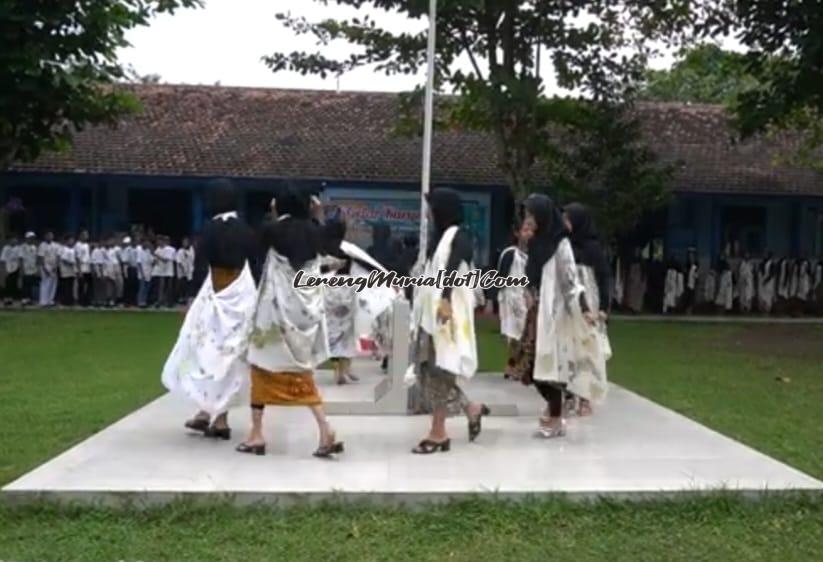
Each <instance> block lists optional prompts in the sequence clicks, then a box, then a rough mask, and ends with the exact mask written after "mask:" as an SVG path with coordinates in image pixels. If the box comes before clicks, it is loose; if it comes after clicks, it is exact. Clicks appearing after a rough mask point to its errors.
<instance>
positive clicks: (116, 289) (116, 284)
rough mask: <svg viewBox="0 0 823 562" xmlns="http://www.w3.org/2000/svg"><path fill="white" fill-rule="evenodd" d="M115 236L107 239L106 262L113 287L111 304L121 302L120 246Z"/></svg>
mask: <svg viewBox="0 0 823 562" xmlns="http://www.w3.org/2000/svg"><path fill="white" fill-rule="evenodd" d="M115 240H116V239H115V238H110V239H109V244H108V249H107V250H106V258H107V263H108V278H109V279H110V280H111V284H112V287H113V289H112V290H113V295H112V300H113V301H114V302H112V303H111V304H112V305H115V304H120V303H122V302H123V264H122V263H121V262H120V246H119V245H118V244H117V242H116V241H115Z"/></svg>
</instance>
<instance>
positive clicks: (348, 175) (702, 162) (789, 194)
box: [0, 85, 823, 265]
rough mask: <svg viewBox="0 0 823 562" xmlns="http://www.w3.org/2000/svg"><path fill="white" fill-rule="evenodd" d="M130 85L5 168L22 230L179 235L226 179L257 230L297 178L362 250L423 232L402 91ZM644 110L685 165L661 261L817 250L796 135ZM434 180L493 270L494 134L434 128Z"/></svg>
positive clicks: (499, 220)
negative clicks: (104, 113) (382, 238)
mask: <svg viewBox="0 0 823 562" xmlns="http://www.w3.org/2000/svg"><path fill="white" fill-rule="evenodd" d="M130 88H133V90H134V92H135V93H136V94H137V96H138V97H139V98H140V100H141V102H142V105H143V109H142V111H141V112H140V113H139V114H137V115H134V116H131V117H129V118H126V119H124V120H123V121H122V122H121V123H120V125H119V126H118V127H116V128H108V127H93V128H89V129H86V130H84V131H82V132H80V133H78V134H77V135H76V138H75V143H74V146H73V147H72V148H71V149H70V150H68V151H67V152H63V153H49V154H44V155H43V156H41V157H40V158H39V159H37V160H36V161H35V162H32V163H26V164H23V163H19V164H15V165H14V166H12V168H11V169H10V170H8V171H6V172H4V173H0V205H3V204H7V203H8V202H10V201H13V202H14V207H17V211H16V212H14V213H12V214H11V216H10V219H9V225H10V227H11V229H12V230H14V231H17V232H22V231H23V230H35V231H38V232H41V231H42V230H44V229H47V228H50V229H53V230H55V231H56V232H58V233H59V232H63V231H67V232H75V231H77V230H78V229H80V228H88V229H90V230H91V231H92V234H93V235H100V234H103V233H107V232H117V231H126V230H128V228H129V227H130V225H134V224H142V225H144V226H145V227H151V228H152V229H153V230H154V231H155V232H157V233H163V234H168V235H171V236H172V237H174V238H179V237H182V236H184V235H187V234H189V233H193V232H197V231H198V230H199V228H200V226H201V225H202V224H203V221H204V220H206V219H207V217H206V215H205V210H204V196H203V186H204V184H205V182H206V181H207V180H208V179H211V178H214V177H230V178H233V179H234V180H236V182H237V183H238V185H239V186H240V187H241V188H242V189H243V192H244V202H243V209H242V211H243V212H244V213H245V215H246V216H247V218H248V219H249V220H250V221H251V222H252V223H254V222H256V221H259V220H260V219H261V217H262V216H263V215H264V213H265V212H267V210H268V205H269V201H270V199H271V194H272V190H273V187H274V186H275V185H277V184H278V183H279V182H283V181H293V182H295V183H298V184H305V185H312V186H316V187H318V188H322V189H323V198H324V199H325V200H326V201H327V202H328V203H330V204H333V205H338V206H340V207H341V208H342V209H343V210H344V212H345V213H346V215H347V217H348V220H349V230H350V238H351V239H352V240H354V241H355V242H358V243H360V244H363V245H364V246H368V245H369V244H370V243H371V226H372V225H373V224H374V223H376V222H387V223H389V225H390V226H391V227H392V230H393V232H394V233H395V234H396V235H398V236H400V235H402V233H404V232H407V231H416V228H417V224H418V220H419V213H420V195H419V193H420V165H421V164H420V163H421V152H422V146H421V145H422V142H421V139H420V137H419V136H408V135H403V134H400V133H399V132H398V130H397V129H398V118H399V116H400V100H399V97H398V96H397V95H396V94H388V93H362V92H330V91H301V90H277V89H259V88H228V87H219V86H171V85H141V86H137V85H135V86H130ZM637 111H639V112H640V117H641V119H642V122H643V124H644V129H645V131H646V134H647V136H648V139H649V142H650V145H651V146H652V147H653V148H654V149H655V150H656V151H657V153H658V155H659V156H660V158H661V160H662V161H663V162H666V163H669V164H671V165H673V166H674V167H675V173H674V176H673V178H672V181H671V189H672V191H673V193H674V196H673V198H672V200H671V203H670V205H669V207H668V209H666V211H665V212H664V213H661V214H659V216H658V217H657V218H656V220H655V221H652V223H653V225H652V228H651V230H650V231H649V237H650V238H653V239H655V240H656V241H658V242H659V244H660V245H661V246H662V247H664V248H665V251H666V253H668V254H672V255H676V256H684V255H685V251H686V248H688V247H690V246H694V247H696V248H697V249H698V252H699V254H700V255H701V256H702V257H703V258H704V259H711V258H714V257H716V256H718V255H719V254H720V253H721V252H723V251H724V249H725V248H726V247H727V246H728V247H729V248H734V249H735V250H736V251H738V252H740V253H743V252H748V253H750V254H752V255H754V256H756V255H760V254H762V253H764V252H765V251H767V250H770V251H772V252H774V253H775V254H777V255H796V256H807V255H808V256H817V255H820V254H822V253H823V181H821V177H820V176H819V175H818V174H817V173H816V172H814V171H812V170H810V169H806V168H803V167H800V166H794V165H790V164H787V163H785V162H784V161H781V160H780V157H781V155H783V154H786V151H787V150H788V149H791V148H792V143H791V139H789V138H785V137H771V138H760V139H755V140H752V141H747V142H746V143H742V144H735V143H734V142H732V140H731V130H730V129H729V128H728V126H727V122H726V117H725V115H724V113H723V111H722V110H721V109H720V108H718V107H715V106H707V105H683V104H662V103H655V104H642V105H640V106H639V107H638V109H637ZM432 183H433V185H434V186H448V187H453V188H456V189H458V190H459V191H460V192H461V193H462V196H463V199H464V205H465V209H466V214H467V222H468V226H469V227H470V229H471V230H472V233H473V236H474V238H475V244H476V250H477V256H478V258H477V262H478V264H481V265H484V264H487V263H488V262H489V261H490V260H491V259H493V258H494V256H495V255H496V253H497V252H498V251H499V250H500V249H501V248H503V247H504V246H505V245H506V244H507V243H508V236H509V235H508V231H509V221H510V217H511V216H512V213H513V210H514V201H513V199H512V197H511V196H510V194H509V191H508V188H507V187H506V186H505V178H504V176H503V174H502V173H501V172H500V170H499V168H498V166H497V163H496V158H495V146H494V141H493V139H492V138H490V137H489V136H488V135H486V134H484V133H480V132H472V131H456V130H444V131H440V130H438V131H436V133H435V136H434V143H433V150H432ZM549 191H550V189H549Z"/></svg>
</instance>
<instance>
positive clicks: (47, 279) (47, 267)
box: [37, 231, 60, 307]
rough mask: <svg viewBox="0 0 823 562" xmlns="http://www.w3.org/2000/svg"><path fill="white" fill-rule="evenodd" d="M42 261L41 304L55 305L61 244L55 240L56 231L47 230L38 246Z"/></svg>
mask: <svg viewBox="0 0 823 562" xmlns="http://www.w3.org/2000/svg"><path fill="white" fill-rule="evenodd" d="M37 257H38V259H39V261H40V306H43V307H48V306H54V298H55V296H56V295H57V275H58V271H57V269H58V265H59V263H60V246H59V245H58V244H57V243H56V242H55V241H54V233H53V232H51V231H46V233H45V235H44V236H43V241H42V242H41V243H40V246H38V248H37Z"/></svg>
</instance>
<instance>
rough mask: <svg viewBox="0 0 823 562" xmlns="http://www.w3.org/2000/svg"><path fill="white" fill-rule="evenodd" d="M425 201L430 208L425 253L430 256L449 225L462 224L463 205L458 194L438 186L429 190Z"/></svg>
mask: <svg viewBox="0 0 823 562" xmlns="http://www.w3.org/2000/svg"><path fill="white" fill-rule="evenodd" d="M426 201H427V202H428V204H429V209H431V216H432V222H433V223H434V224H433V225H432V236H431V237H430V240H429V244H428V247H427V248H426V255H427V256H428V257H432V256H433V255H434V252H435V250H437V245H438V244H439V243H440V239H441V238H442V237H443V233H444V232H446V230H448V229H449V228H450V227H452V226H455V225H458V226H459V225H461V224H463V205H462V204H461V203H460V195H459V194H458V193H457V192H456V191H455V190H453V189H449V188H447V187H438V188H435V189H433V190H431V192H429V194H428V196H427V198H426Z"/></svg>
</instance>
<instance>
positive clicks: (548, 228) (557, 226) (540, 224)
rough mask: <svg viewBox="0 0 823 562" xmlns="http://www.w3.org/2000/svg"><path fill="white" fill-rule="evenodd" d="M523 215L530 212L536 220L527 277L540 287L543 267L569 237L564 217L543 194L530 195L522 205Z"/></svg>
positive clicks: (529, 252)
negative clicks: (559, 245)
mask: <svg viewBox="0 0 823 562" xmlns="http://www.w3.org/2000/svg"><path fill="white" fill-rule="evenodd" d="M521 208H522V214H523V216H524V217H525V211H528V212H529V213H530V214H531V215H532V216H533V217H534V220H535V223H536V228H535V231H534V235H533V236H532V238H531V239H530V240H529V245H528V254H529V259H528V261H527V262H526V275H527V276H528V278H529V283H530V284H531V285H532V286H533V287H535V288H539V287H540V282H541V281H542V277H543V266H544V265H546V263H547V262H548V261H549V260H550V259H552V257H554V253H555V252H556V251H557V246H558V244H560V241H561V240H563V238H565V237H566V236H568V232H567V231H566V225H565V224H563V215H562V214H561V213H560V209H559V208H558V207H557V206H556V205H555V204H554V201H552V199H551V198H550V197H549V196H548V195H544V194H542V193H533V194H531V195H529V196H528V197H527V198H526V200H525V201H524V202H523V204H522V207H521Z"/></svg>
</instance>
